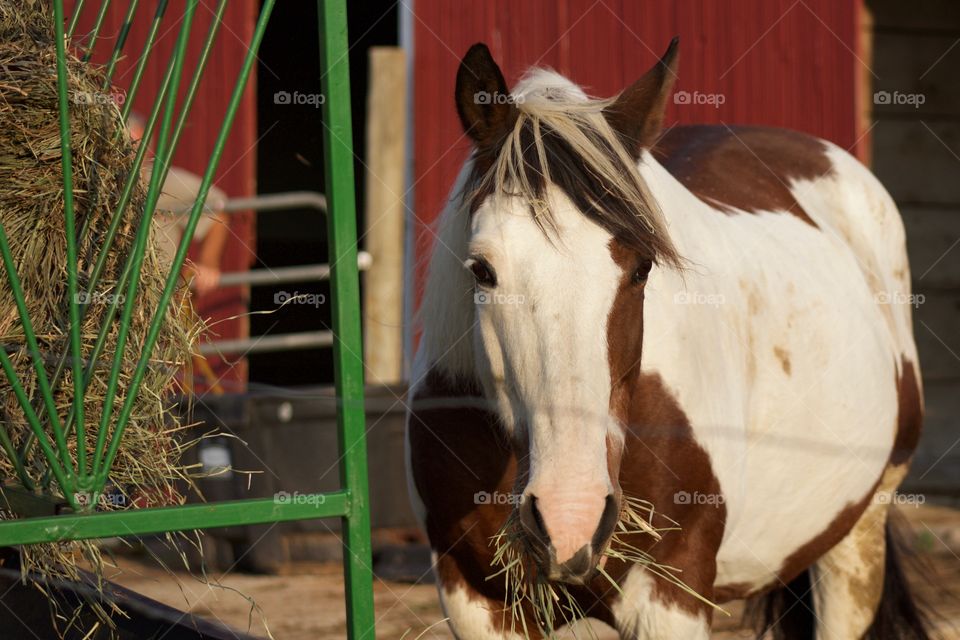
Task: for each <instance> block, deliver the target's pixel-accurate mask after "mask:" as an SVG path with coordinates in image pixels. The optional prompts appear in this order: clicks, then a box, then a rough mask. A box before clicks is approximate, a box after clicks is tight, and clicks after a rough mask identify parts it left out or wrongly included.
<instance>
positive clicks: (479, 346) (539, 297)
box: [456, 41, 677, 583]
mask: <svg viewBox="0 0 960 640" xmlns="http://www.w3.org/2000/svg"><path fill="white" fill-rule="evenodd" d="M675 65H676V41H674V42H673V43H671V46H670V48H669V49H668V50H667V52H666V54H665V55H664V57H663V59H662V60H661V61H660V62H659V63H658V64H657V65H656V66H654V68H653V69H651V70H650V71H649V72H648V73H647V74H646V75H644V76H643V77H642V78H641V79H640V80H639V81H637V82H636V83H635V84H634V85H632V86H631V87H629V88H628V89H626V90H625V91H624V92H623V93H622V94H621V95H620V96H619V97H617V98H615V99H612V100H591V99H588V98H587V97H586V96H585V95H584V94H583V92H582V91H581V90H580V89H579V88H578V87H576V86H575V85H573V84H572V83H570V82H569V81H568V80H565V79H564V78H562V77H560V76H558V75H556V74H554V73H551V72H547V71H542V70H541V71H537V72H535V73H533V74H532V75H529V76H528V77H527V78H525V79H524V80H523V81H522V82H521V83H520V85H518V87H517V89H516V91H515V92H514V93H512V94H511V93H510V92H509V90H508V88H507V86H506V83H505V81H504V78H503V75H502V74H501V72H500V69H499V68H498V67H497V65H496V63H495V62H494V61H493V59H492V57H491V56H490V52H489V51H488V50H487V48H486V47H485V46H483V45H475V46H474V47H472V48H471V49H470V51H469V52H468V53H467V55H466V56H465V57H464V59H463V61H462V63H461V65H460V70H459V73H458V75H457V87H456V99H457V109H458V112H459V114H460V118H461V120H462V122H463V126H464V128H465V130H466V132H467V134H468V135H469V136H470V137H471V138H472V139H473V141H474V143H475V146H476V152H475V154H474V159H473V169H472V175H471V177H470V178H469V180H468V183H467V187H466V190H465V192H464V202H465V206H464V214H463V215H469V216H470V225H471V226H470V229H471V231H470V240H469V245H468V250H467V254H466V260H465V261H464V264H463V267H464V268H465V269H467V270H468V271H469V272H470V273H471V274H472V277H473V279H474V281H475V290H474V300H475V303H476V304H475V313H476V318H475V319H476V323H475V325H474V329H473V332H474V334H473V340H474V351H475V353H476V361H477V369H478V372H479V376H480V379H481V383H482V384H483V387H484V391H485V394H486V395H487V396H488V397H489V398H491V399H492V400H493V401H494V402H495V406H496V410H497V412H498V413H499V416H500V418H501V419H502V421H503V423H504V425H506V428H507V429H508V431H509V432H510V436H511V438H512V442H513V443H514V447H515V448H516V454H517V458H518V460H520V461H521V465H520V466H521V474H520V475H521V479H520V481H519V482H520V485H521V487H518V488H522V492H523V498H522V501H521V503H520V506H519V507H518V508H519V512H520V513H519V515H520V521H521V523H522V525H523V535H524V536H525V541H526V542H527V543H528V544H527V547H528V549H530V550H531V552H532V555H533V557H534V558H535V560H536V561H537V563H538V564H539V566H540V568H541V570H542V571H543V572H545V573H546V574H547V575H548V576H549V577H550V578H551V579H554V580H562V581H566V582H572V583H581V582H584V581H585V580H587V579H588V578H589V577H590V576H592V574H593V573H594V572H595V570H596V566H597V564H598V562H599V559H600V557H601V555H602V553H603V551H604V549H605V547H606V545H607V544H608V543H609V540H610V537H611V535H612V533H613V530H614V527H615V525H616V523H617V521H618V519H619V515H620V508H621V493H620V486H619V482H618V477H619V470H620V459H621V454H622V450H623V443H624V425H625V423H626V420H627V416H626V407H627V404H628V401H629V397H630V393H631V387H632V384H633V382H634V381H635V379H636V376H637V373H638V371H639V364H640V350H641V343H642V322H643V300H644V288H645V286H646V283H647V280H648V278H650V277H652V276H653V274H655V272H656V270H657V269H658V268H661V267H663V266H665V265H668V264H676V263H677V255H676V253H675V251H674V249H673V247H672V245H671V243H670V240H669V239H668V237H667V235H666V232H665V229H664V226H663V220H662V218H661V215H660V211H659V208H658V207H657V205H656V203H655V202H654V201H653V199H652V197H651V196H650V193H649V191H648V189H647V186H646V185H645V183H644V181H643V179H642V178H641V176H640V173H639V170H638V168H637V162H638V159H639V158H640V156H641V154H642V153H643V150H644V149H645V148H647V147H648V146H649V145H650V144H652V142H653V140H654V138H655V137H656V135H657V134H658V132H659V130H660V124H661V121H662V119H663V110H664V107H665V103H666V100H667V98H668V96H669V94H670V88H671V86H672V81H673V78H674V70H675ZM524 483H525V484H524Z"/></svg>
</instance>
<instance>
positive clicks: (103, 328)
mask: <svg viewBox="0 0 960 640" xmlns="http://www.w3.org/2000/svg"><path fill="white" fill-rule="evenodd" d="M226 8H227V0H220V5H219V6H218V7H217V11H216V13H215V14H214V19H213V22H211V24H210V30H209V32H208V33H207V38H206V40H205V41H204V47H203V49H202V50H201V53H200V58H199V60H198V61H197V67H196V69H195V70H194V72H193V77H192V78H191V80H190V86H189V87H188V89H187V93H186V95H185V96H184V99H183V104H182V105H181V107H180V117H179V118H178V119H177V124H176V126H175V127H174V130H173V136H172V137H171V140H170V143H169V145H168V148H169V149H170V154H171V156H172V154H173V152H175V151H176V149H177V145H178V144H179V142H180V135H181V134H182V133H183V130H184V128H185V127H186V122H187V117H188V116H189V114H190V109H191V108H192V106H193V101H194V98H196V95H197V89H198V87H199V86H200V80H201V78H202V76H203V72H204V69H205V68H206V66H207V62H208V61H209V59H210V51H211V50H212V49H213V43H214V40H216V36H217V33H218V32H219V26H220V24H222V22H223V13H224V11H225V10H226ZM172 69H173V67H172V65H171V67H170V70H172ZM168 79H169V76H168ZM168 84H169V82H165V83H164V86H163V88H162V90H161V92H160V95H159V96H158V98H157V100H156V102H155V109H154V111H153V112H152V113H151V115H150V121H149V122H148V123H147V126H146V127H145V129H144V133H143V137H144V141H143V142H142V143H141V144H140V147H139V148H138V149H137V157H136V158H135V159H134V170H133V171H131V174H130V176H128V178H127V182H126V184H125V185H124V190H123V193H122V194H121V196H120V201H119V203H118V204H117V207H116V210H115V212H114V218H113V219H112V220H111V221H110V227H109V228H108V229H107V234H106V236H105V237H104V239H103V240H102V243H101V244H102V247H101V251H100V255H99V256H98V258H97V262H96V264H95V265H94V268H93V271H92V272H91V274H90V284H89V288H90V289H91V290H92V291H95V290H96V287H97V284H98V283H99V280H100V275H101V273H102V271H103V268H104V266H105V265H106V259H107V257H108V253H109V251H110V246H111V245H112V244H113V240H114V237H115V235H116V232H117V229H118V228H119V226H120V222H121V221H122V219H123V214H124V211H125V209H126V207H127V205H128V204H129V202H130V194H131V193H132V186H133V181H132V180H131V178H132V177H133V176H139V174H140V166H141V164H142V162H143V152H144V150H145V149H146V147H147V146H148V145H147V142H146V141H148V140H149V139H150V136H151V135H152V133H153V127H154V122H155V121H156V117H157V112H158V107H159V105H160V103H161V101H162V100H163V96H164V95H165V94H166V86H167V85H168ZM155 168H156V167H155ZM157 170H159V169H158V168H157ZM169 172H170V163H167V165H166V166H165V167H164V168H163V171H162V173H161V174H160V177H159V178H158V181H159V184H160V185H161V187H162V185H163V184H164V182H165V181H166V177H167V174H168V173H169ZM129 276H130V270H129V269H124V271H123V274H122V275H121V278H120V280H119V282H117V287H116V288H117V290H118V291H119V290H122V289H123V288H124V287H125V286H126V285H127V279H128V278H129ZM117 308H118V307H117V304H116V303H115V302H114V303H113V304H111V305H109V307H108V309H107V311H106V317H105V318H104V322H102V323H101V325H100V331H99V332H98V334H97V341H96V343H95V345H94V348H93V351H92V353H91V355H90V362H89V363H88V365H87V372H86V375H85V376H84V383H83V389H84V392H86V388H87V386H88V385H89V384H90V380H91V379H92V377H93V373H94V370H95V368H96V364H97V360H98V359H99V358H100V353H101V351H102V350H103V347H104V345H105V344H106V341H107V337H108V336H109V334H110V327H111V326H113V318H114V316H115V315H116V311H117ZM73 417H74V415H73V413H72V412H71V413H70V414H69V415H68V416H67V422H66V427H65V429H66V432H67V433H69V432H70V428H71V425H72V423H73Z"/></svg>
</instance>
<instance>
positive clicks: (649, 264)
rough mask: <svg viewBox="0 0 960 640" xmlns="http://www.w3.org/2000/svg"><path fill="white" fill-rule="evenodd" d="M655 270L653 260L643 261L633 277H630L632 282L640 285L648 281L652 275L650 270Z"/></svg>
mask: <svg viewBox="0 0 960 640" xmlns="http://www.w3.org/2000/svg"><path fill="white" fill-rule="evenodd" d="M652 268H653V261H652V260H643V261H641V262H640V264H638V265H637V268H636V269H635V270H634V272H633V275H631V276H630V280H631V282H633V283H634V284H640V283H642V282H646V281H647V276H648V275H649V274H650V269H652Z"/></svg>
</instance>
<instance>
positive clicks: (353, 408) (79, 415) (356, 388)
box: [0, 0, 375, 640]
mask: <svg viewBox="0 0 960 640" xmlns="http://www.w3.org/2000/svg"><path fill="white" fill-rule="evenodd" d="M275 1H276V0H264V1H263V2H262V6H261V11H260V16H259V18H258V20H257V23H256V27H255V29H254V33H253V38H252V39H251V42H250V43H249V46H248V48H247V53H246V55H245V57H244V60H243V63H242V66H241V71H240V73H239V75H238V77H237V80H236V83H235V85H234V89H233V92H232V94H231V97H230V101H229V105H228V107H227V110H226V113H225V114H224V117H223V121H222V124H221V127H220V130H219V132H218V134H217V138H216V143H215V145H214V148H213V150H212V151H211V154H210V158H209V161H208V163H207V167H206V170H205V171H204V173H203V177H202V181H201V185H200V189H199V194H198V198H197V203H196V204H195V205H194V206H193V208H192V210H191V211H190V213H189V216H188V218H187V223H186V229H185V231H184V234H183V238H182V240H181V242H180V244H179V246H178V248H177V252H176V257H175V258H174V260H173V264H172V266H171V270H170V273H169V275H168V276H167V279H166V282H165V285H164V289H163V293H162V297H161V304H160V309H159V310H158V312H157V314H156V316H155V317H154V318H153V320H152V322H151V324H150V328H149V331H148V334H147V339H146V343H145V345H144V348H143V349H142V351H141V355H140V358H139V360H138V361H137V363H136V368H135V370H134V374H133V377H132V380H131V381H130V382H129V383H128V385H129V386H128V391H127V394H126V400H125V401H124V402H122V403H119V406H117V405H118V403H116V402H115V400H116V396H117V385H118V379H119V375H120V369H121V365H122V364H123V363H122V362H121V361H120V358H122V356H123V353H124V350H123V348H122V345H123V344H124V341H125V340H126V330H127V328H128V327H129V323H130V319H131V315H132V313H133V311H134V309H135V306H136V302H137V293H138V287H139V274H140V267H141V264H142V260H143V256H144V253H145V250H146V247H147V243H148V235H149V234H148V230H149V228H150V224H151V220H152V217H153V213H154V211H153V209H154V207H155V205H156V202H157V200H158V198H159V193H160V187H161V185H162V184H163V180H164V178H165V176H166V173H167V171H168V170H169V167H170V162H171V159H172V157H173V154H174V152H175V150H176V148H177V144H178V142H179V140H180V136H181V134H182V132H183V129H184V126H185V124H186V122H187V116H188V113H189V110H190V107H191V105H192V103H193V100H194V97H195V96H196V91H197V87H198V86H199V83H200V80H201V77H202V75H203V73H204V69H205V66H206V61H207V60H208V59H209V54H210V52H211V50H212V48H213V47H214V46H215V42H216V36H217V32H218V30H219V28H220V25H221V20H220V17H222V15H223V12H224V10H225V8H226V5H227V0H219V2H218V6H217V8H216V10H215V11H214V10H212V9H210V8H207V9H206V10H207V11H211V12H213V13H214V17H215V19H214V20H213V21H212V24H211V27H210V31H209V32H208V34H207V35H206V37H205V38H204V40H203V49H202V51H201V55H200V58H199V61H198V62H197V63H196V64H195V66H194V69H193V72H192V76H191V79H190V81H189V84H188V85H187V87H186V90H185V92H183V93H182V94H181V91H180V89H181V86H180V85H181V80H182V77H183V71H184V63H185V60H186V51H187V45H188V43H189V42H190V38H191V31H192V29H191V28H192V25H193V18H194V15H195V13H196V11H197V9H198V6H199V5H200V2H201V0H188V1H187V2H186V5H185V10H184V14H183V15H182V16H179V17H178V18H179V19H178V20H176V21H175V22H174V23H173V26H168V27H167V28H170V29H173V28H176V29H178V35H177V41H176V47H175V48H174V51H173V53H172V54H171V56H170V58H169V60H168V62H167V66H166V71H165V74H164V76H163V79H162V82H161V85H160V87H159V89H158V93H157V95H156V97H155V101H154V103H153V106H152V108H151V110H150V114H149V116H148V117H147V119H146V122H145V126H144V138H145V139H150V137H151V136H152V135H153V134H154V132H155V131H156V132H157V136H156V139H155V140H156V150H155V159H154V169H153V171H152V173H151V179H150V185H149V188H148V191H147V198H146V203H145V204H144V209H143V216H142V222H141V224H140V228H139V229H138V231H137V234H136V239H135V241H134V247H133V251H132V254H131V256H130V258H129V260H128V263H127V265H126V267H125V271H124V274H123V277H122V278H121V282H120V283H119V284H118V287H117V288H118V290H124V291H125V292H126V295H125V296H124V298H123V299H124V301H123V302H116V303H114V304H112V305H111V307H110V309H109V310H108V313H107V315H106V317H105V319H104V322H103V324H102V329H101V332H100V335H99V336H98V337H97V341H96V343H95V346H94V349H93V351H92V354H93V356H92V357H90V358H89V361H90V364H89V365H88V366H87V367H86V369H85V368H84V359H83V357H80V356H81V355H82V348H83V345H82V344H81V336H80V325H81V323H82V321H83V318H84V316H85V314H86V312H87V307H86V305H85V304H84V303H83V302H82V301H81V300H80V299H79V298H78V296H77V295H76V294H77V290H78V282H77V278H78V274H77V272H76V269H75V268H74V269H71V270H69V271H70V272H69V273H68V274H67V289H68V294H69V309H68V310H69V341H68V345H69V349H68V353H63V354H60V355H59V357H58V358H54V360H55V362H53V363H52V364H51V362H50V357H49V356H44V354H42V353H41V351H40V349H39V347H38V345H37V341H36V338H35V335H34V332H33V330H32V323H31V321H30V317H29V315H28V314H27V310H26V305H25V303H24V299H23V295H24V292H23V287H22V286H21V282H20V279H19V276H18V274H17V272H16V269H15V264H14V260H13V257H12V255H11V251H10V246H9V242H8V238H7V236H6V232H5V230H4V228H3V225H2V224H0V255H2V259H3V269H4V272H5V273H6V277H7V280H8V282H9V284H10V288H11V291H12V293H13V296H14V298H15V300H16V302H17V306H18V311H19V312H20V320H21V323H22V326H23V329H24V334H25V338H26V342H27V345H26V346H27V351H28V353H29V355H30V357H31V358H32V360H33V365H34V372H35V375H36V380H35V382H36V387H37V388H38V389H39V393H36V394H34V395H35V396H36V397H34V398H31V397H29V396H28V394H27V393H26V391H25V389H26V388H27V387H26V386H25V385H24V381H23V380H20V379H18V376H17V373H16V371H15V370H14V367H13V365H12V363H11V360H10V356H9V354H8V353H7V352H6V350H5V349H0V366H2V369H3V372H4V375H6V376H7V378H8V381H9V383H10V384H11V386H12V388H13V390H14V393H15V395H16V397H17V400H18V402H19V404H20V407H21V409H22V411H23V416H22V419H23V420H25V421H26V423H27V424H29V425H30V428H31V430H32V433H31V437H30V438H29V439H27V440H26V442H25V444H23V445H22V448H21V450H19V451H18V450H14V447H13V445H12V443H11V440H10V438H9V435H8V434H7V432H6V427H5V425H4V424H3V423H0V448H2V455H6V456H7V457H8V458H9V459H10V460H11V462H12V463H13V466H14V467H15V469H16V470H17V475H18V477H19V480H20V481H21V484H22V486H21V487H18V488H15V489H13V488H12V489H11V491H10V494H9V496H8V499H9V504H17V505H21V506H22V508H23V514H22V515H23V517H21V518H19V519H16V520H7V521H3V522H0V545H27V544H38V543H49V542H57V541H66V540H83V539H93V538H104V537H113V536H128V535H145V534H152V533H163V532H169V531H186V530H195V529H207V528H213V527H224V526H233V525H250V524H265V523H271V522H283V521H291V520H307V519H315V518H331V517H338V518H341V521H342V536H343V545H344V554H343V556H344V578H345V586H346V589H345V591H346V608H347V627H348V634H349V637H350V638H351V639H352V640H358V639H359V638H373V637H374V635H375V631H374V610H373V574H372V571H371V549H370V511H369V505H368V484H367V454H366V441H365V426H364V420H365V414H364V402H363V361H362V358H361V353H362V341H361V335H360V291H359V273H358V269H357V230H356V203H355V193H354V189H355V182H354V172H353V161H354V155H353V146H352V132H353V128H352V123H351V108H350V73H349V67H348V56H347V51H348V40H347V13H346V3H345V0H318V14H319V25H318V27H319V30H320V31H319V33H320V36H321V37H320V40H321V47H320V51H319V55H320V63H321V64H320V68H321V77H320V84H321V91H322V92H323V95H324V96H325V98H326V99H325V101H324V104H323V112H322V117H323V124H324V127H325V130H324V136H323V148H324V166H325V172H326V176H325V177H326V180H325V191H326V196H327V203H328V211H327V215H326V217H327V235H328V244H329V247H330V254H331V255H330V256H328V260H329V263H330V265H331V272H330V286H331V293H332V295H331V298H332V329H333V334H334V336H335V340H334V342H333V353H334V359H333V360H334V374H335V386H336V391H337V395H338V398H339V400H340V402H339V407H340V410H339V411H338V416H337V430H338V436H339V446H340V454H341V461H340V484H341V489H340V490H338V491H334V492H330V493H324V494H293V495H281V496H280V497H277V498H268V499H254V500H236V501H229V502H219V503H206V504H191V505H186V506H178V507H162V508H148V509H127V510H118V511H107V512H95V511H93V510H92V509H91V507H90V506H89V505H90V504H96V501H97V498H98V497H99V495H101V494H102V492H104V491H105V487H106V485H107V482H108V475H109V472H110V468H111V465H112V463H113V461H114V459H115V457H116V455H117V452H118V451H119V450H120V448H121V447H122V446H123V433H124V429H125V428H126V426H127V424H128V423H129V420H130V418H131V411H132V408H133V407H132V403H133V399H134V398H135V397H136V394H137V390H138V389H139V387H140V385H141V383H142V381H143V377H144V375H145V373H146V371H147V368H148V364H149V359H150V355H151V353H152V351H153V347H154V346H155V344H156V341H157V339H158V336H159V333H160V329H161V326H162V321H163V311H164V309H166V307H167V305H168V304H170V302H171V300H172V298H173V297H174V293H175V290H176V288H177V277H178V274H179V273H180V269H181V267H182V265H183V262H184V259H185V258H186V254H187V250H188V248H189V243H190V240H191V238H192V236H193V232H194V229H195V228H196V226H197V223H198V221H199V218H200V214H201V212H202V204H203V202H204V200H205V199H206V194H207V192H208V190H209V189H210V186H211V184H212V181H213V176H214V174H215V172H216V169H217V166H218V164H219V161H220V158H221V156H222V154H223V149H224V146H225V144H226V142H227V139H228V137H229V134H230V129H231V126H232V124H233V120H234V117H235V116H236V113H237V110H238V108H239V105H240V103H241V100H242V95H243V92H244V89H245V87H246V85H247V80H248V78H249V76H250V73H251V70H252V68H253V66H254V64H255V62H256V55H257V51H258V49H259V46H260V42H261V40H262V38H263V35H264V32H265V30H266V28H267V24H268V21H269V18H270V14H271V12H272V10H273V7H274V4H275ZM109 4H110V0H101V3H100V6H99V8H97V9H96V10H95V14H94V15H95V18H94V23H93V28H92V30H91V31H90V32H89V33H88V34H86V39H85V41H84V42H83V43H82V57H83V59H84V60H88V59H89V58H90V56H91V55H92V52H93V49H94V46H95V44H96V42H97V39H98V36H99V34H100V30H101V27H102V25H103V24H104V19H105V16H106V15H107V11H108V8H109ZM139 4H140V3H139V2H138V1H137V0H133V1H131V2H130V3H128V4H127V5H126V11H125V16H124V20H123V25H122V30H121V32H120V34H119V37H117V38H116V41H115V43H114V45H113V49H112V52H111V55H110V58H109V62H108V64H107V66H106V76H107V78H108V81H109V78H110V77H111V76H112V75H113V72H114V70H115V67H116V64H117V61H118V60H119V58H120V57H121V56H122V55H124V54H123V48H124V46H125V44H126V42H127V34H128V31H129V28H130V25H131V24H132V23H133V21H134V20H135V18H136V14H137V10H138V5H139ZM145 4H153V5H155V9H154V11H153V15H152V16H151V17H150V18H149V19H150V20H151V26H150V29H149V32H148V35H147V40H146V43H145V48H144V52H143V55H142V56H141V57H140V58H139V61H138V63H137V66H136V68H135V70H134V74H133V77H132V79H131V81H130V86H129V88H128V92H127V100H126V103H125V105H124V107H123V110H122V117H124V118H127V117H128V116H129V115H130V109H131V106H132V104H133V101H134V100H133V99H134V97H135V95H136V93H137V91H138V90H139V88H140V81H141V79H142V74H143V71H144V69H145V67H146V64H147V59H148V57H149V54H150V52H151V50H152V49H153V44H154V42H155V38H156V37H157V33H158V31H159V30H160V29H161V27H162V23H163V21H164V19H165V14H166V10H167V5H168V0H157V1H156V2H155V3H145ZM83 5H84V1H83V0H77V2H76V3H75V5H74V13H73V14H72V15H71V16H70V17H69V20H68V19H67V16H65V15H64V0H54V2H53V7H54V21H55V28H56V35H57V75H58V95H59V108H60V135H61V150H62V158H63V160H62V165H63V186H64V192H63V193H64V216H65V219H64V230H65V233H66V237H67V243H66V248H67V257H68V263H70V264H75V263H76V252H77V247H78V242H77V237H78V236H77V233H78V232H79V237H80V238H81V239H82V238H85V237H86V234H87V233H88V230H87V229H86V228H82V227H81V228H80V229H79V230H78V229H77V228H76V217H75V203H74V194H73V162H72V158H71V148H70V119H69V109H70V107H71V103H70V100H69V95H68V84H67V72H66V66H67V63H66V60H67V58H66V48H67V45H68V43H70V41H71V38H72V37H74V34H75V29H76V27H77V25H78V24H79V17H80V12H81V11H82V9H83ZM178 96H181V97H180V112H179V115H178V116H177V117H175V112H176V107H177V102H178ZM146 146H147V145H145V144H142V145H140V148H139V149H138V152H137V155H136V158H135V160H134V170H133V171H131V174H130V176H129V177H128V179H127V181H126V183H125V185H124V187H123V192H122V196H121V198H120V201H119V205H118V207H117V211H115V212H114V213H113V215H114V218H113V220H112V224H111V225H110V227H109V229H108V230H107V232H106V233H105V234H104V236H103V239H102V242H101V246H100V252H101V253H100V256H99V259H98V260H97V261H96V264H95V266H94V268H93V270H92V273H91V274H90V278H89V283H88V288H89V289H91V290H95V285H96V283H97V281H98V279H99V277H100V275H101V271H102V269H103V266H104V263H105V260H106V256H107V253H108V251H109V250H110V247H111V245H112V243H113V241H114V238H115V236H116V232H117V229H118V228H119V226H120V222H121V219H122V216H123V212H124V210H125V208H126V207H128V206H131V200H132V198H131V194H132V192H133V187H134V181H135V180H138V179H139V178H138V176H139V175H140V173H139V168H140V166H141V163H142V162H143V161H144V158H145V155H146ZM116 321H119V327H120V331H119V335H118V336H117V337H116V339H117V340H118V343H119V346H118V348H117V349H116V356H115V358H114V360H113V361H112V363H111V364H110V366H109V368H108V369H109V372H108V373H106V375H105V379H106V383H107V393H106V399H105V407H104V411H103V414H102V418H101V420H100V422H99V424H88V423H87V422H86V420H85V418H86V416H84V411H83V397H84V393H85V392H86V390H87V387H88V385H89V383H90V380H91V377H92V376H93V375H104V373H105V372H104V371H102V370H97V371H96V372H95V371H94V368H93V363H94V362H95V361H96V360H97V359H98V357H99V354H100V353H101V350H102V348H103V345H104V343H105V341H106V340H107V336H108V334H109V330H110V327H111V326H113V325H114V323H115V322H116ZM68 367H69V370H70V373H71V379H72V381H73V383H72V391H73V395H72V402H71V405H70V407H69V411H68V412H67V415H66V416H61V415H60V414H59V413H58V410H57V407H55V406H54V401H53V392H52V389H53V388H56V385H57V384H58V383H59V382H60V381H61V380H62V376H63V374H64V373H65V371H66V370H67V368H68ZM111 425H112V426H113V428H112V429H110V428H109V427H110V426H111ZM88 429H96V435H97V437H96V446H95V447H93V450H92V451H90V450H87V448H86V446H85V438H84V437H83V434H84V433H85V432H87V431H86V430H88ZM72 432H75V433H76V440H77V442H78V446H77V451H76V456H75V460H76V462H74V458H72V457H71V455H70V452H69V451H68V447H67V438H68V437H69V436H70V434H71V433H72ZM33 446H40V447H41V450H42V453H43V455H44V459H45V461H46V463H47V464H48V465H49V471H48V473H47V475H48V477H47V478H46V479H45V481H44V483H42V485H43V486H40V487H36V486H34V485H35V483H34V482H32V481H31V480H30V478H28V477H27V474H26V473H25V472H24V471H23V467H22V464H21V461H22V460H23V459H24V457H25V453H26V452H28V451H29V450H30V448H31V447H33ZM53 480H55V481H56V484H57V486H59V487H60V493H61V494H62V495H46V494H43V489H44V488H49V487H50V486H51V484H50V483H51V482H52V481H53ZM59 512H63V515H50V514H52V513H59ZM31 515H33V517H29V516H31Z"/></svg>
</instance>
